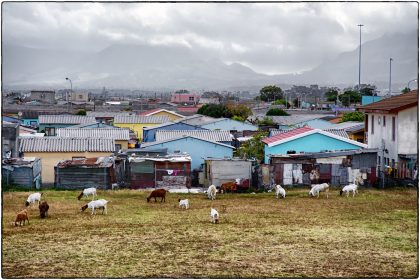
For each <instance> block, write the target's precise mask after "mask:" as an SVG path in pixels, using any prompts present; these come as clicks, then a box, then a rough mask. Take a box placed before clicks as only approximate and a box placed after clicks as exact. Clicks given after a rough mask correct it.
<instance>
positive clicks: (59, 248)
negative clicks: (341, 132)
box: [2, 189, 418, 278]
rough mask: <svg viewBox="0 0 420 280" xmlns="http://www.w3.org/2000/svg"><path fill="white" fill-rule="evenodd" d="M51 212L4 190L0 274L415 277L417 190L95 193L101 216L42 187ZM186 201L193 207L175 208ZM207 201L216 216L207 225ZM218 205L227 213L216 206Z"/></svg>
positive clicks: (73, 194)
mask: <svg viewBox="0 0 420 280" xmlns="http://www.w3.org/2000/svg"><path fill="white" fill-rule="evenodd" d="M44 193H45V195H46V196H45V197H46V199H47V201H48V203H49V205H50V211H49V215H50V216H49V218H47V219H45V220H41V219H40V218H39V211H37V209H36V207H33V206H32V209H30V210H29V220H30V225H29V226H22V227H14V226H12V225H11V222H12V221H13V220H14V218H15V214H16V212H17V211H19V210H21V209H22V207H23V204H24V201H25V199H26V197H27V195H28V193H24V192H4V193H3V220H2V223H3V224H2V229H3V234H2V243H3V247H2V276H3V277H6V278H63V277H67V278H129V277H136V278H150V277H154V278H168V277H169V278H267V277H269V278H282V277H295V278H299V277H306V278H307V277H328V278H331V277H345V278H348V277H381V278H383V277H398V278H407V277H409V278H413V277H417V276H418V255H417V250H418V249H417V242H418V232H417V222H418V217H417V205H418V204H417V191H416V190H413V189H398V190H385V191H379V190H361V191H360V195H359V196H357V197H355V198H345V197H339V196H338V194H337V193H333V194H332V195H331V197H330V199H328V200H327V199H325V198H324V197H323V196H322V197H321V198H319V199H316V198H308V197H307V190H302V189H294V190H289V191H288V196H287V197H286V199H282V200H276V199H275V197H274V193H265V194H225V195H219V196H218V197H217V199H216V200H215V201H213V202H211V201H209V200H207V199H206V197H205V196H204V195H198V194H194V195H193V194H168V197H167V202H166V203H154V202H153V203H147V202H146V196H147V194H148V193H146V192H142V191H133V190H119V191H115V192H111V191H108V192H105V191H99V197H100V198H105V199H108V200H111V201H112V202H111V203H109V207H108V215H106V216H105V215H96V216H91V215H90V211H86V212H85V213H79V208H80V206H82V204H84V203H85V202H87V199H84V201H78V200H77V199H76V192H73V191H45V192H44ZM186 197H187V198H189V199H190V206H191V208H190V209H188V210H181V209H179V208H178V207H177V204H178V198H186ZM210 206H214V207H216V208H217V209H218V210H219V213H220V214H221V220H220V222H221V223H220V224H217V225H214V224H211V223H210V216H209V214H210ZM223 209H225V211H223Z"/></svg>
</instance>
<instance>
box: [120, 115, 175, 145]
mask: <svg viewBox="0 0 420 280" xmlns="http://www.w3.org/2000/svg"><path fill="white" fill-rule="evenodd" d="M168 121H169V117H168V116H121V115H116V116H115V119H114V125H115V126H117V127H122V128H129V129H131V130H132V131H134V133H135V134H136V137H137V138H138V139H142V137H143V128H145V127H149V126H155V125H159V124H163V123H166V122H168Z"/></svg>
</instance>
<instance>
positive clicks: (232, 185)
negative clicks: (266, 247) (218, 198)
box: [220, 182, 238, 193]
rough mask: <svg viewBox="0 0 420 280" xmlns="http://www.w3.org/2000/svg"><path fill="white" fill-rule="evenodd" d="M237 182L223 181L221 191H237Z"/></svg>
mask: <svg viewBox="0 0 420 280" xmlns="http://www.w3.org/2000/svg"><path fill="white" fill-rule="evenodd" d="M237 186H238V185H237V184H236V182H227V183H223V184H222V185H221V186H220V192H221V193H225V192H228V191H230V192H235V191H236V189H237Z"/></svg>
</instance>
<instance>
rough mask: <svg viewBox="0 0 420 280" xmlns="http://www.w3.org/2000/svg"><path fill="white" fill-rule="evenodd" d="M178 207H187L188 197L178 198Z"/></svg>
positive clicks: (188, 205)
mask: <svg viewBox="0 0 420 280" xmlns="http://www.w3.org/2000/svg"><path fill="white" fill-rule="evenodd" d="M178 202H179V207H181V208H185V209H188V207H190V204H189V201H188V199H178Z"/></svg>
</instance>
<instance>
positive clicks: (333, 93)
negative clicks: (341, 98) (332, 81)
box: [324, 88, 338, 101]
mask: <svg viewBox="0 0 420 280" xmlns="http://www.w3.org/2000/svg"><path fill="white" fill-rule="evenodd" d="M337 95H338V89H337V88H329V89H328V90H327V91H326V92H325V94H324V96H325V97H326V98H327V101H337Z"/></svg>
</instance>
